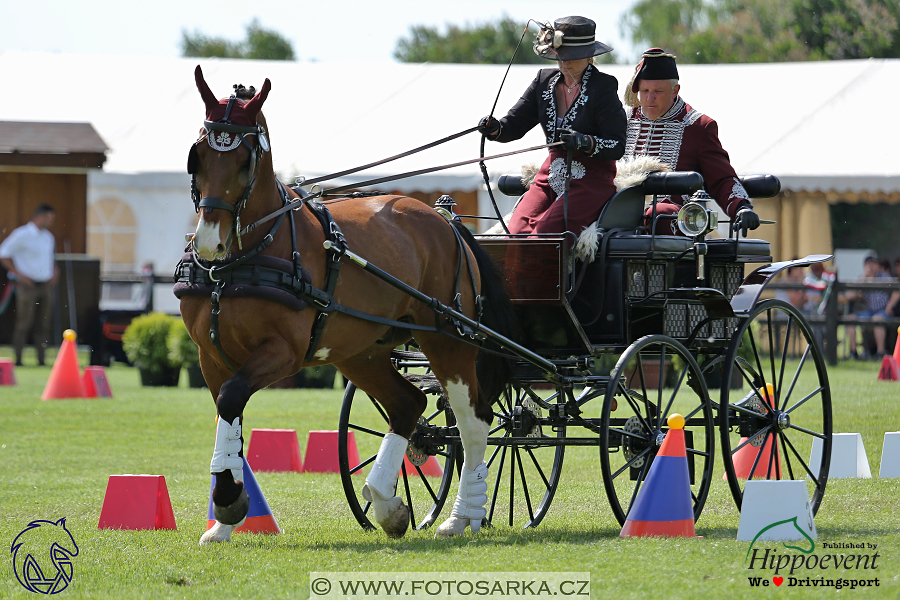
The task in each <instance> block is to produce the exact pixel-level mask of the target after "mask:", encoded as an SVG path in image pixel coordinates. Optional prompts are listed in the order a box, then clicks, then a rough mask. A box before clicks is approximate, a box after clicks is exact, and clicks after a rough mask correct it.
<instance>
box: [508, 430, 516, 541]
mask: <svg viewBox="0 0 900 600" xmlns="http://www.w3.org/2000/svg"><path fill="white" fill-rule="evenodd" d="M515 500H516V447H515V446H513V447H512V452H510V453H509V526H510V527H512V526H513V510H514V509H515V505H516V502H515Z"/></svg>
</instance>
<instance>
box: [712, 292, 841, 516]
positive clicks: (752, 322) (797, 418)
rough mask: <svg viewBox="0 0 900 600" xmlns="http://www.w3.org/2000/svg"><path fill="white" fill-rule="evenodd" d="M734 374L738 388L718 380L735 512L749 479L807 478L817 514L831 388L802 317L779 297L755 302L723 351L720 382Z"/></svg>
mask: <svg viewBox="0 0 900 600" xmlns="http://www.w3.org/2000/svg"><path fill="white" fill-rule="evenodd" d="M742 359H743V360H742ZM733 372H737V373H740V376H741V379H742V381H743V382H744V388H743V390H731V389H730V386H722V392H721V394H722V395H721V406H723V407H727V410H719V426H720V435H721V440H722V456H723V458H724V462H725V475H726V477H727V479H728V484H729V486H730V487H731V493H732V495H733V496H734V501H735V503H736V504H737V507H738V510H740V508H741V500H742V498H743V496H744V486H745V485H746V482H747V480H748V479H750V478H760V479H796V480H804V481H808V483H809V486H810V490H809V491H810V503H811V505H812V509H813V514H815V513H816V511H818V510H819V505H820V504H821V503H822V495H823V494H824V493H825V484H826V483H827V481H828V468H829V465H830V463H831V434H832V431H831V427H832V423H831V387H830V386H829V384H828V374H827V373H826V370H825V360H824V358H823V357H822V351H821V350H820V348H819V345H818V343H816V341H815V338H814V336H813V333H812V330H811V329H810V326H809V324H808V323H807V321H806V319H804V318H803V316H802V315H801V314H800V312H799V311H798V310H797V309H796V308H794V307H793V306H791V305H790V304H788V303H786V302H783V301H781V300H764V301H763V302H760V303H759V304H757V305H756V306H755V307H754V308H753V310H752V311H751V312H750V314H749V315H748V316H747V318H746V319H745V320H744V322H743V323H742V324H741V326H740V327H739V328H738V330H737V332H736V333H735V335H734V337H733V338H732V341H731V345H730V347H729V349H728V353H727V354H726V355H725V367H724V370H723V380H724V381H731V375H732V373H733Z"/></svg>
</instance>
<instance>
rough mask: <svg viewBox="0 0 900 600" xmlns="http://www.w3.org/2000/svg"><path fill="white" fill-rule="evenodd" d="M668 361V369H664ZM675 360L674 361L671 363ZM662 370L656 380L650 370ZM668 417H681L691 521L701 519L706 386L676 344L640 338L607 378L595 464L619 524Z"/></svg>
mask: <svg viewBox="0 0 900 600" xmlns="http://www.w3.org/2000/svg"><path fill="white" fill-rule="evenodd" d="M667 357H669V358H671V359H672V360H671V364H672V366H671V367H665V365H666V364H667V363H668V360H667ZM675 357H677V360H676V359H675ZM660 364H662V365H664V367H663V369H664V370H663V372H667V371H669V370H670V369H671V371H672V375H667V376H665V377H659V376H658V375H655V374H654V373H652V366H653V365H656V366H657V369H658V368H659V365H660ZM673 413H679V414H681V415H682V416H683V417H684V418H685V421H686V423H685V427H684V430H685V442H686V445H687V456H688V470H689V472H690V473H691V486H690V487H691V500H692V504H693V511H694V520H697V519H698V518H700V513H701V512H702V510H703V505H704V503H705V502H706V496H707V494H708V492H709V486H710V483H711V480H712V469H713V454H714V452H715V425H714V419H713V414H712V406H711V402H710V401H709V393H708V392H707V389H706V383H705V382H704V380H703V376H702V374H701V372H700V367H699V366H698V365H697V361H696V360H695V359H694V357H693V356H692V355H691V354H690V352H688V350H687V349H686V348H685V347H684V346H683V345H682V344H681V343H679V342H678V341H676V340H674V339H672V338H668V337H666V336H662V335H651V336H646V337H644V338H641V339H640V340H638V341H636V342H635V343H634V344H632V345H631V346H629V347H628V349H627V350H626V351H625V352H624V353H623V354H622V356H620V357H619V361H618V362H617V363H616V366H615V368H613V370H612V372H611V373H610V382H609V385H608V387H607V391H606V396H605V398H604V402H603V414H602V418H601V430H602V433H601V438H602V439H601V444H600V462H601V467H602V473H603V485H604V486H605V487H606V495H607V498H608V499H609V503H610V507H611V508H612V511H613V515H614V516H615V517H616V519H617V520H618V521H619V524H620V525H621V524H624V523H625V520H626V517H627V515H628V511H629V509H630V508H631V506H632V504H633V503H634V501H635V499H636V498H637V495H638V493H639V491H640V489H641V485H642V483H643V482H644V481H645V480H646V478H647V474H648V472H649V469H650V465H651V464H652V462H653V458H654V457H655V456H656V453H657V452H658V450H659V445H660V444H661V443H662V439H663V435H664V434H665V432H666V431H668V426H667V425H666V419H667V418H668V416H669V415H671V414H673Z"/></svg>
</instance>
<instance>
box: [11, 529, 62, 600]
mask: <svg viewBox="0 0 900 600" xmlns="http://www.w3.org/2000/svg"><path fill="white" fill-rule="evenodd" d="M10 551H11V552H12V553H13V568H14V570H15V573H16V578H17V579H18V580H19V583H21V584H22V585H23V586H25V588H27V589H28V590H30V591H32V592H40V593H44V594H46V593H48V592H49V593H51V594H53V593H56V592H58V591H61V590H62V589H64V588H65V587H66V586H67V585H68V582H69V581H71V580H72V558H73V557H75V556H78V545H77V544H76V543H75V538H73V537H72V534H71V532H69V530H68V529H67V528H66V519H65V517H63V518H62V519H59V520H58V521H32V522H31V523H29V524H28V527H27V528H25V530H23V531H22V532H21V533H19V535H18V536H16V539H15V540H13V543H12V547H11V549H10ZM51 565H52V567H55V569H54V568H51Z"/></svg>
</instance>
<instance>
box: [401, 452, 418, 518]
mask: <svg viewBox="0 0 900 600" xmlns="http://www.w3.org/2000/svg"><path fill="white" fill-rule="evenodd" d="M400 472H401V473H403V487H404V489H406V506H407V508H408V509H409V525H410V527H412V528H413V529H415V528H416V513H415V509H414V505H413V501H412V493H411V492H410V491H409V479H408V478H407V477H406V465H404V464H401V465H400Z"/></svg>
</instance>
